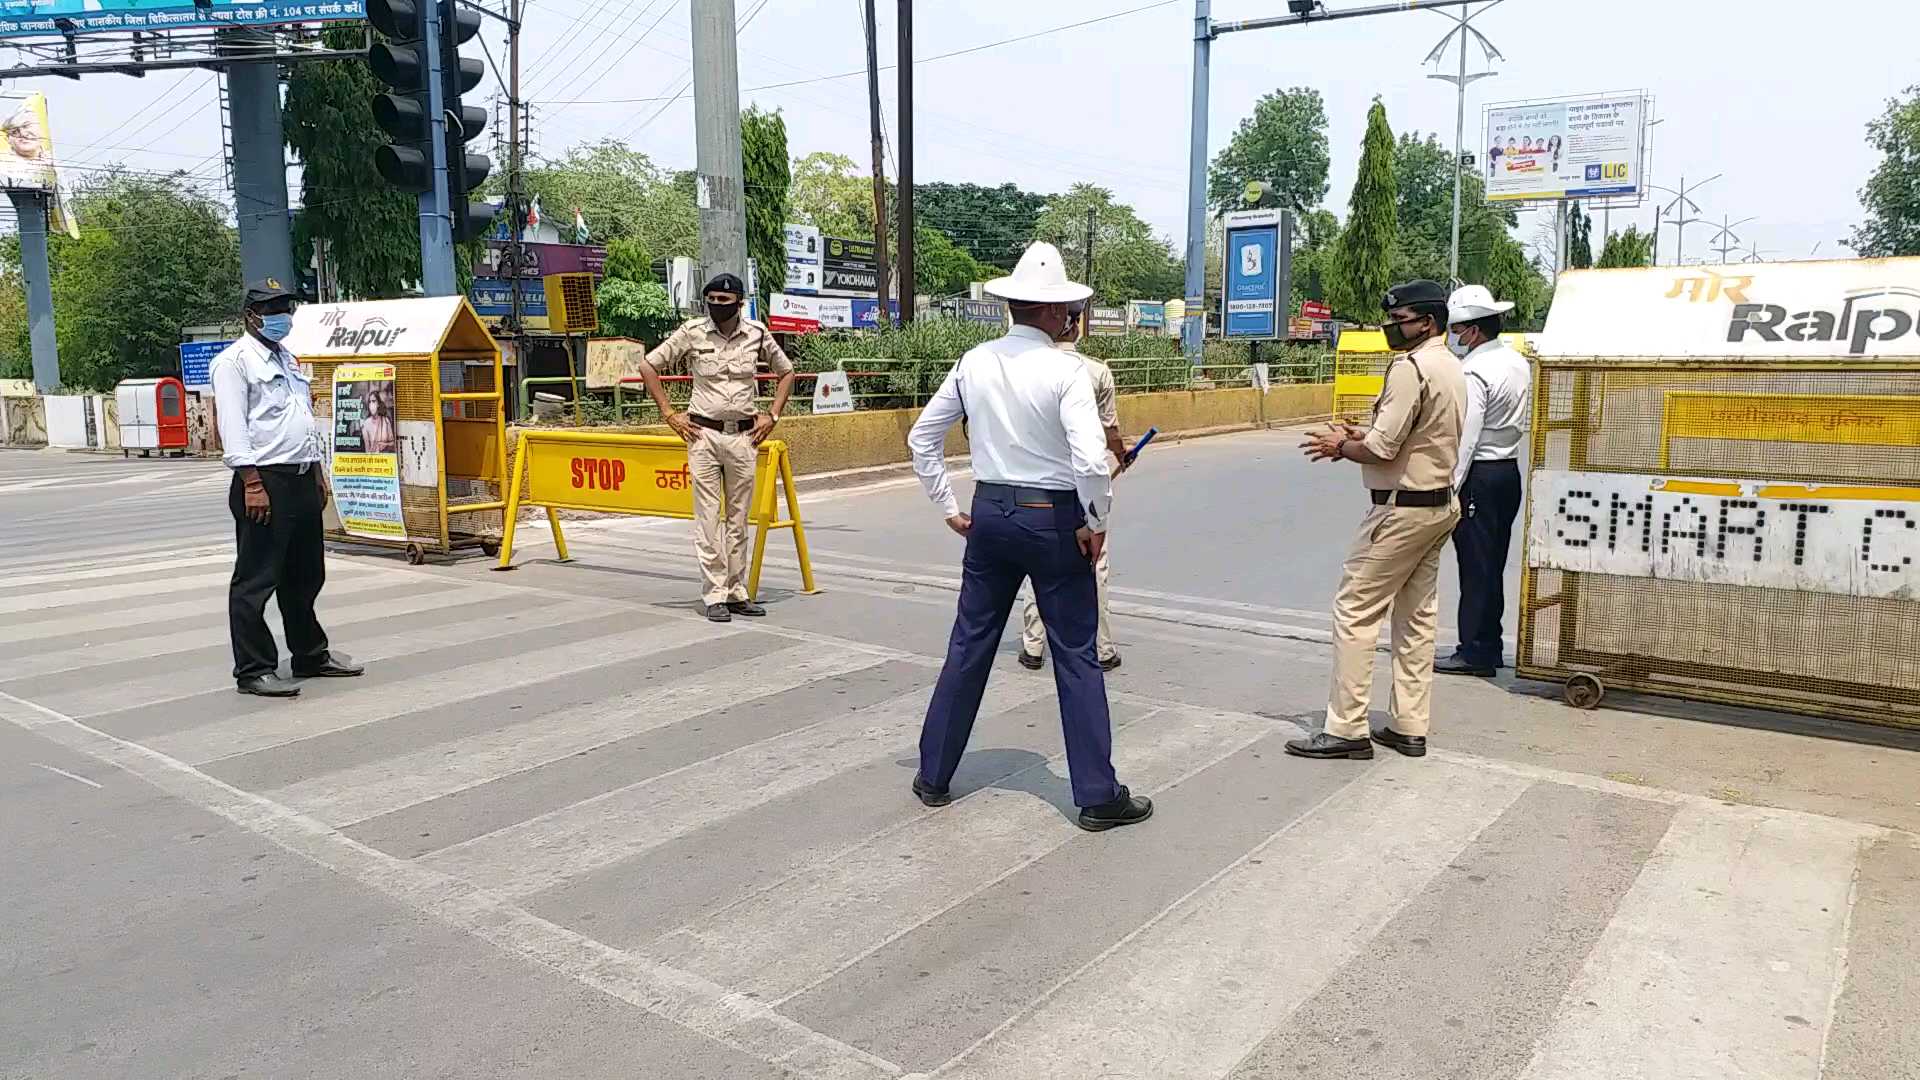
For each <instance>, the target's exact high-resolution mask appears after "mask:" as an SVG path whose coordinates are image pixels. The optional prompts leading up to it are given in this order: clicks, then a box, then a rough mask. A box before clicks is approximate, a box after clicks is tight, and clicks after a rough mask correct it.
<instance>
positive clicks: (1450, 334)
mask: <svg viewBox="0 0 1920 1080" xmlns="http://www.w3.org/2000/svg"><path fill="white" fill-rule="evenodd" d="M1447 351H1448V352H1451V353H1452V354H1453V355H1455V356H1457V357H1459V358H1460V359H1462V360H1465V359H1466V358H1467V354H1468V353H1470V352H1472V351H1473V349H1472V347H1470V346H1469V345H1467V344H1466V343H1465V342H1463V341H1461V340H1460V332H1459V331H1458V330H1449V331H1447Z"/></svg>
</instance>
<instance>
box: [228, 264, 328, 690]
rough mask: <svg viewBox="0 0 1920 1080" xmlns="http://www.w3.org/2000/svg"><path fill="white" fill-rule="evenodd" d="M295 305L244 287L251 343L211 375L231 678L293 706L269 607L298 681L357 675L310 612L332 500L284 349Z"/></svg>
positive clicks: (267, 289) (305, 394) (266, 285)
mask: <svg viewBox="0 0 1920 1080" xmlns="http://www.w3.org/2000/svg"><path fill="white" fill-rule="evenodd" d="M294 305H295V299H294V295H293V294H292V293H290V292H288V291H287V290H286V289H285V288H283V287H281V285H280V283H279V282H278V281H276V280H274V279H273V278H266V279H263V280H261V281H257V282H255V283H253V284H252V285H250V286H248V288H247V294H246V298H245V300H244V303H243V312H242V315H241V319H242V320H243V321H244V323H245V324H246V328H247V332H246V333H245V334H243V335H241V337H240V340H238V341H236V342H234V343H233V344H231V345H229V346H227V347H226V348H225V349H224V350H222V351H221V353H220V355H219V356H216V357H214V359H213V363H212V364H211V365H210V366H209V371H208V378H209V380H210V381H211V382H212V383H213V408H214V417H215V420H216V422H217V423H218V425H219V428H220V449H221V457H222V460H224V461H225V462H226V463H227V467H228V468H231V469H232V470H233V486H232V488H231V489H230V490H229V492H228V494H227V507H228V509H229V510H231V511H232V512H233V538H234V548H235V555H234V563H233V580H232V581H231V582H230V583H229V585H228V587H227V626H228V631H229V633H230V635H231V636H232V638H233V678H234V682H235V684H236V687H237V689H238V690H239V691H240V692H241V693H243V694H253V695H256V696H259V697H272V698H289V697H293V696H295V695H297V694H299V693H300V687H299V685H298V684H297V683H294V682H289V681H287V680H285V679H282V678H280V675H279V668H280V653H279V651H278V650H277V649H276V648H275V647H274V642H273V631H272V630H271V629H269V628H268V626H267V618H266V609H267V597H269V596H275V595H277V596H278V597H279V600H280V618H281V621H282V622H283V623H284V624H285V626H286V631H287V651H288V652H289V653H291V654H292V658H293V674H294V676H295V677H296V678H300V679H315V678H333V679H337V678H348V677H351V676H355V675H358V674H360V673H361V669H360V668H359V667H357V666H356V665H353V664H349V663H347V662H346V661H344V660H342V659H340V658H339V657H336V656H334V655H333V654H332V653H331V652H329V651H328V648H327V632H326V631H325V630H322V629H321V628H320V620H319V619H318V618H316V617H315V616H314V614H313V603H314V601H315V600H316V599H318V598H319V596H320V587H321V586H322V585H325V584H326V581H327V550H326V543H325V540H324V538H323V535H322V533H323V529H322V526H321V511H322V510H323V509H325V507H326V505H327V500H328V499H329V498H331V497H332V494H333V493H332V491H331V490H329V488H328V487H327V474H326V470H325V469H323V468H322V467H321V464H320V456H321V455H320V434H319V430H318V428H317V427H316V426H315V424H314V420H313V390H312V385H311V381H310V380H309V379H308V378H307V376H306V375H305V374H303V373H302V372H301V370H300V364H299V361H297V360H295V359H294V357H293V354H292V353H290V352H288V351H287V350H286V348H285V347H284V346H282V345H281V344H280V342H281V340H282V339H284V338H285V337H286V336H287V332H288V331H289V330H291V329H292V328H293V309H294Z"/></svg>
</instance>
